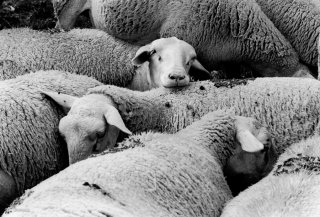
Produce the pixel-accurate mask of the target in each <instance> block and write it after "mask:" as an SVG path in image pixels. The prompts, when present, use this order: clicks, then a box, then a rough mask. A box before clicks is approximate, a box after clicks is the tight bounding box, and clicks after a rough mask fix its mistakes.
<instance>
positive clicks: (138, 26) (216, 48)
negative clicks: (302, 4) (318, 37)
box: [91, 0, 299, 76]
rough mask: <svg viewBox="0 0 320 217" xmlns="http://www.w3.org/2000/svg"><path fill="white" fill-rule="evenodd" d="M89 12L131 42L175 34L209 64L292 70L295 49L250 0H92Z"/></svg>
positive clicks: (276, 72)
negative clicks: (93, 1)
mask: <svg viewBox="0 0 320 217" xmlns="http://www.w3.org/2000/svg"><path fill="white" fill-rule="evenodd" d="M91 13H92V16H93V19H94V23H95V25H96V27H97V28H100V29H103V30H104V31H106V32H108V33H109V34H111V35H114V36H116V37H118V38H121V39H124V40H129V41H131V42H136V43H137V42H138V43H140V44H141V43H142V44H145V43H147V42H151V41H152V40H154V39H155V38H159V37H170V36H176V37H177V38H179V39H182V40H184V41H186V42H188V43H190V44H191V45H192V46H193V47H194V48H195V49H196V51H197V54H198V57H199V60H200V62H201V63H203V64H204V66H205V68H207V69H208V70H212V69H216V68H217V67H219V66H220V65H221V64H228V62H242V63H245V64H248V65H250V66H251V67H253V68H254V69H255V70H256V71H257V72H260V73H261V74H262V75H264V76H292V75H293V74H294V72H296V70H297V67H298V62H299V60H298V55H297V53H296V52H295V51H294V49H293V47H292V46H291V44H290V43H289V42H288V41H287V39H286V38H285V37H284V36H283V35H282V34H281V33H280V31H279V30H278V29H277V28H276V27H275V26H274V24H273V23H272V22H271V21H270V20H269V18H268V17H267V16H266V15H265V14H264V13H263V12H262V10H261V8H260V7H259V5H258V4H257V3H256V1H255V0H216V1H211V0H205V1H204V0H182V1H181V0H161V1H158V0H156V1H155V0H153V1H149V0H135V1H128V0H118V1H97V2H95V3H92V8H91ZM229 64H230V63H229Z"/></svg>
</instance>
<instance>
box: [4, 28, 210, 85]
mask: <svg viewBox="0 0 320 217" xmlns="http://www.w3.org/2000/svg"><path fill="white" fill-rule="evenodd" d="M146 48H150V49H152V50H153V53H151V52H145V49H146ZM150 51H151V50H150ZM136 52H138V53H137V56H135V54H136ZM141 55H142V57H141ZM158 56H162V60H161V61H159V60H158V59H156V58H157V57H158ZM172 56H173V57H172ZM131 59H134V62H135V65H137V66H141V65H142V63H143V62H146V61H149V63H150V64H149V65H151V66H150V67H149V69H150V70H149V69H148V67H147V66H146V65H147V64H144V65H143V66H141V67H138V68H137V67H135V66H134V65H133V64H132V63H131ZM139 60H140V61H139ZM142 60H143V62H142ZM164 65H167V66H168V67H166V68H165V67H164ZM191 66H192V67H193V68H194V69H195V70H193V71H191V72H190V74H189V71H190V68H191ZM51 69H56V70H62V71H68V72H71V73H76V74H82V75H87V76H91V77H93V78H95V79H97V80H98V81H100V82H102V83H104V84H114V85H118V86H122V87H127V86H128V87H129V88H131V89H134V90H141V91H143V90H147V89H151V88H154V87H159V86H166V87H173V86H176V85H178V86H183V85H188V83H189V81H190V76H193V77H194V78H195V79H198V78H199V77H197V76H198V75H199V76H200V78H201V79H208V78H210V74H209V73H208V71H207V70H206V69H204V68H203V67H202V65H201V64H200V63H199V61H197V59H196V53H195V50H194V48H193V47H192V46H190V45H189V44H188V43H186V42H184V41H181V40H179V39H177V38H173V37H172V38H163V39H158V40H156V41H153V42H152V43H151V44H150V45H146V46H143V47H141V48H140V46H134V45H131V44H129V43H126V42H123V41H121V40H118V39H115V38H114V37H112V36H110V35H108V34H107V33H105V32H103V31H100V30H94V29H74V30H72V31H70V32H60V33H49V32H40V31H36V30H31V29H28V28H21V29H7V30H2V31H0V73H1V74H0V80H4V79H9V78H14V77H16V76H17V75H18V74H22V73H28V72H30V71H38V70H51Z"/></svg>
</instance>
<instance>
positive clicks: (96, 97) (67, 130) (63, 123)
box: [43, 92, 131, 164]
mask: <svg viewBox="0 0 320 217" xmlns="http://www.w3.org/2000/svg"><path fill="white" fill-rule="evenodd" d="M43 93H44V94H45V95H47V96H49V97H50V98H51V99H52V100H53V101H55V102H56V103H57V104H58V105H59V106H61V107H62V109H63V110H64V111H65V112H68V114H67V116H65V117H63V118H62V119H61V120H60V123H59V132H60V134H61V135H62V136H63V137H64V139H65V140H66V142H67V146H68V154H69V163H70V164H72V163H75V162H77V161H80V160H83V159H85V158H87V157H89V156H90V155H91V154H95V153H100V152H102V151H104V150H106V149H107V148H112V147H114V145H115V143H116V141H117V138H118V134H119V131H120V130H121V131H123V132H125V133H127V134H131V132H130V130H128V129H127V127H126V126H125V124H124V123H123V120H122V118H121V116H120V114H119V112H118V110H117V109H116V108H115V107H114V104H113V102H112V101H111V100H110V99H109V98H108V97H106V96H103V95H100V94H90V95H86V96H83V97H81V98H78V97H74V96H70V95H66V94H58V93H54V92H43Z"/></svg>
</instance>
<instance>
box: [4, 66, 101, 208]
mask: <svg viewBox="0 0 320 217" xmlns="http://www.w3.org/2000/svg"><path fill="white" fill-rule="evenodd" d="M101 84H102V83H100V82H98V81H96V80H94V79H92V78H88V77H86V76H80V75H73V74H69V73H66V72H62V71H55V70H52V71H39V72H36V73H30V74H26V75H23V76H19V77H17V78H15V79H10V80H5V81H1V82H0V122H1V125H0V147H1V148H0V149H1V158H0V168H1V169H0V182H1V184H0V192H1V193H0V212H1V211H2V210H3V209H4V208H5V207H6V206H7V205H9V203H10V202H11V200H12V199H14V197H16V196H19V195H21V194H22V193H23V192H24V190H25V189H28V188H31V187H33V186H34V185H36V184H38V183H39V182H40V181H42V180H44V179H46V178H48V177H49V176H51V175H53V174H55V173H57V172H58V171H60V170H62V169H63V168H65V167H66V166H68V155H67V154H68V151H67V149H66V144H65V142H64V140H63V138H61V136H60V135H59V132H58V129H57V128H58V124H59V120H60V118H61V117H62V115H63V114H64V112H63V111H61V110H60V109H57V108H56V106H55V105H54V104H52V103H51V102H50V101H48V100H46V99H45V98H44V97H43V95H42V94H41V92H40V91H44V90H46V91H59V92H61V93H66V94H74V95H77V96H81V95H83V94H85V93H86V91H87V89H88V88H92V87H95V86H98V85H101Z"/></svg>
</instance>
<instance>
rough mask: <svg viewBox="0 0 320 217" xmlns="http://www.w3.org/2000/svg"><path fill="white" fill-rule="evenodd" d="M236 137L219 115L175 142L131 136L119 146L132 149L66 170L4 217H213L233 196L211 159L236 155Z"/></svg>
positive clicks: (230, 123)
mask: <svg viewBox="0 0 320 217" xmlns="http://www.w3.org/2000/svg"><path fill="white" fill-rule="evenodd" d="M234 135H235V127H234V117H233V115H226V114H225V113H221V112H216V113H212V114H209V115H208V116H206V117H205V118H204V119H203V120H200V121H199V122H198V123H195V125H192V126H189V128H186V129H184V130H181V131H180V132H178V133H177V134H174V135H170V134H159V133H143V134H141V135H134V136H132V137H130V138H129V139H128V140H126V141H124V143H126V145H127V146H131V147H134V148H129V149H126V150H123V151H120V152H115V153H109V154H100V155H98V156H96V157H92V158H89V159H86V160H84V161H80V162H78V163H76V164H73V165H71V166H70V167H68V168H67V169H66V170H64V171H62V172H60V173H59V174H57V175H56V176H53V177H51V178H50V179H48V180H45V181H44V182H42V183H40V184H39V185H38V186H36V187H34V188H33V189H31V190H30V191H29V192H28V193H27V194H26V195H25V196H23V197H22V198H21V199H19V200H18V201H19V202H16V203H17V205H16V206H15V205H14V206H12V208H11V209H9V211H8V212H7V214H8V215H7V216H19V210H21V209H23V210H28V212H23V213H21V212H20V214H21V215H23V216H32V215H34V214H35V213H39V211H40V212H41V214H42V215H45V216H56V215H57V214H59V213H61V214H63V213H73V214H74V215H82V214H83V213H86V216H95V212H90V210H97V212H96V213H98V214H99V213H100V214H103V213H105V215H108V216H118V215H120V213H126V214H127V215H125V216H181V215H183V216H213V217H217V216H219V215H220V212H221V209H222V206H223V204H224V203H225V202H226V201H227V200H229V199H230V198H231V197H232V196H231V192H230V189H229V188H228V186H227V184H226V181H225V179H224V176H223V173H222V169H221V167H222V165H221V162H220V161H219V160H217V159H216V158H215V157H214V156H216V154H217V153H215V152H216V150H218V149H226V150H231V149H232V148H234V147H233V144H234ZM228 154H229V155H230V152H229V153H228ZM228 154H226V156H224V157H227V155H228ZM34 200H36V201H39V202H37V203H34ZM19 203H20V204H19ZM61 204H65V205H64V206H63V208H62V207H61ZM48 206H50V207H55V208H54V209H47V208H46V207H48ZM15 210H16V211H17V212H15ZM10 212H11V213H10ZM4 216H6V215H4Z"/></svg>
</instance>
